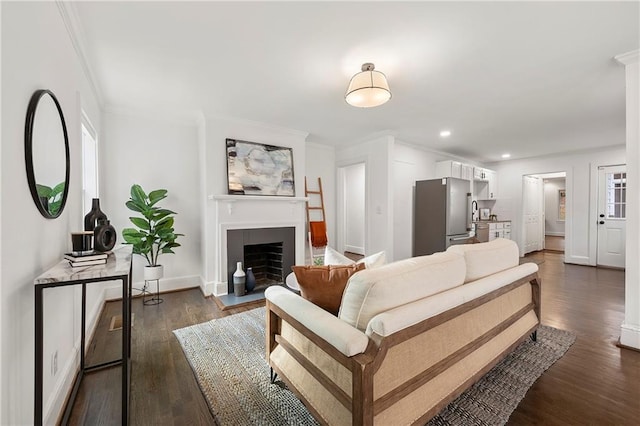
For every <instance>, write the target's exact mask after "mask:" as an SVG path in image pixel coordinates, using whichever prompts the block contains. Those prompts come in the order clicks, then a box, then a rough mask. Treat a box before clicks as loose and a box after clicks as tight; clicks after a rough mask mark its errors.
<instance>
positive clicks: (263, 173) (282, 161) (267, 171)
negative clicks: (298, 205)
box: [225, 138, 296, 197]
mask: <svg viewBox="0 0 640 426" xmlns="http://www.w3.org/2000/svg"><path fill="white" fill-rule="evenodd" d="M225 142H226V155H227V189H228V194H229V195H258V196H279V197H295V195H296V192H295V180H294V168H293V149H292V148H290V147H282V146H276V145H267V144H263V143H258V142H249V141H243V140H238V139H229V138H227V139H226V141H225Z"/></svg>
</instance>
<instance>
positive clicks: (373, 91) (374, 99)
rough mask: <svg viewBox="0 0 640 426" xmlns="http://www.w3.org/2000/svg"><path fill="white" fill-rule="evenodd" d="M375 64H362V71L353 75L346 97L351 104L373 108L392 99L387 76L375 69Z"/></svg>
mask: <svg viewBox="0 0 640 426" xmlns="http://www.w3.org/2000/svg"><path fill="white" fill-rule="evenodd" d="M374 68H375V67H374V65H373V64H371V63H366V64H363V65H362V72H359V73H358V74H356V75H354V76H353V77H351V81H350V82H349V87H348V88H347V94H346V95H345V96H344V99H345V100H346V101H347V103H348V104H349V105H353V106H355V107H360V108H371V107H376V106H378V105H382V104H383V103H385V102H387V101H388V100H389V99H391V91H390V90H389V83H387V77H386V76H385V75H384V74H383V73H381V72H380V71H374Z"/></svg>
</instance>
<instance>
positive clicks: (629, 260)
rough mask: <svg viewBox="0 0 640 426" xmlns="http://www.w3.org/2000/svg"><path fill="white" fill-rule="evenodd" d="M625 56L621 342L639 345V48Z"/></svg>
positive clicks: (635, 346)
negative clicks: (624, 256) (625, 234)
mask: <svg viewBox="0 0 640 426" xmlns="http://www.w3.org/2000/svg"><path fill="white" fill-rule="evenodd" d="M623 57H624V58H619V59H620V60H621V62H622V63H624V64H626V66H625V74H626V93H627V95H626V107H627V110H626V111H627V112H626V126H627V129H626V139H627V141H626V147H627V188H628V189H627V223H626V226H627V246H626V253H627V255H626V266H627V269H626V274H625V294H624V300H625V307H624V323H623V324H622V326H621V330H620V343H622V344H623V345H626V346H630V347H634V348H637V349H640V266H639V265H638V259H640V172H639V170H640V62H639V57H640V51H638V50H636V51H634V52H630V53H629V54H627V55H623Z"/></svg>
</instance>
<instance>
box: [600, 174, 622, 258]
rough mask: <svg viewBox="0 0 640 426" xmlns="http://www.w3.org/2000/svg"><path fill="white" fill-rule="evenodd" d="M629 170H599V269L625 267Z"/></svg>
mask: <svg viewBox="0 0 640 426" xmlns="http://www.w3.org/2000/svg"><path fill="white" fill-rule="evenodd" d="M626 201H627V168H626V166H625V165H618V166H602V167H598V235H597V238H598V243H597V252H596V253H597V254H596V255H597V259H596V264H597V265H598V266H608V267H613V268H624V267H625V244H626V239H625V233H626Z"/></svg>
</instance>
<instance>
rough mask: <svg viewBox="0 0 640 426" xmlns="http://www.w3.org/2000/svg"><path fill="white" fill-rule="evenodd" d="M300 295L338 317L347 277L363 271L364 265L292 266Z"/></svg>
mask: <svg viewBox="0 0 640 426" xmlns="http://www.w3.org/2000/svg"><path fill="white" fill-rule="evenodd" d="M291 269H293V272H294V273H295V274H296V279H297V280H298V285H299V286H300V295H301V296H302V297H303V298H305V299H307V300H308V301H309V302H311V303H313V304H315V305H317V306H320V307H321V308H322V309H324V310H326V311H329V312H331V313H332V314H333V315H338V310H340V302H342V293H344V288H345V287H346V286H347V281H349V277H350V276H351V275H353V274H355V273H356V272H358V271H361V270H363V269H364V264H362V263H358V264H355V265H325V266H313V265H309V266H292V267H291Z"/></svg>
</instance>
